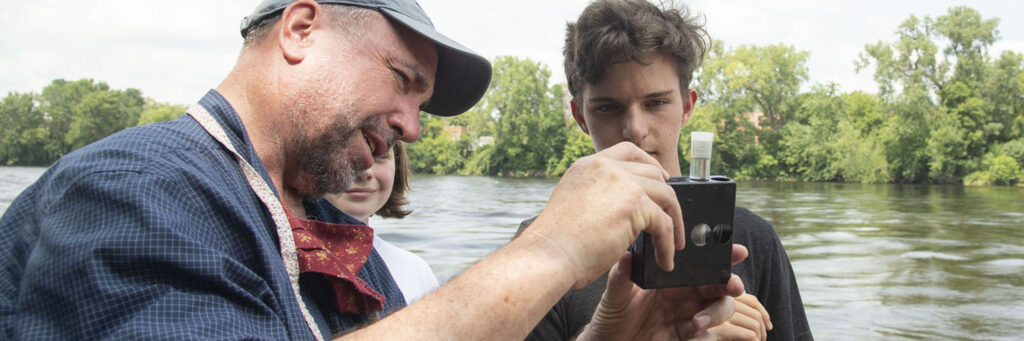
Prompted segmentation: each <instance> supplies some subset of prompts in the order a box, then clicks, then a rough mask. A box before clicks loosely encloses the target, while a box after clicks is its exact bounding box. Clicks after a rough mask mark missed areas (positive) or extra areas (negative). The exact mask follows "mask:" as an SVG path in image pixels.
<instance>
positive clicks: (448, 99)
mask: <svg viewBox="0 0 1024 341" xmlns="http://www.w3.org/2000/svg"><path fill="white" fill-rule="evenodd" d="M379 10H380V12H381V13H383V14H384V15H386V16H388V17H389V18H391V19H394V20H395V21H398V22H400V23H402V24H403V25H405V26H406V27H408V28H409V29H411V30H413V31H416V33H419V34H420V35H421V36H423V37H424V38H427V39H429V40H430V41H433V42H434V43H436V44H437V77H436V78H435V80H434V94H433V95H432V96H431V97H430V102H429V103H428V104H427V106H426V107H425V108H423V111H426V112H428V113H431V114H434V115H438V116H455V115H458V114H461V113H464V112H466V110H469V108H472V107H473V105H474V104H476V102H478V101H480V99H481V98H483V97H484V93H486V92H487V87H488V85H490V83H491V63H490V62H489V61H487V59H485V58H484V57H481V56H480V55H478V54H476V53H475V52H473V51H472V50H470V49H468V48H466V47H465V46H462V45H461V44H459V43H457V42H455V41H454V40H452V39H451V38H448V37H446V36H444V35H443V34H441V33H440V32H437V30H435V29H434V28H433V27H430V26H427V25H425V24H423V23H421V22H420V21H417V20H415V19H413V18H410V17H408V16H406V15H404V14H402V13H399V12H396V11H394V10H391V9H389V8H380V9H379Z"/></svg>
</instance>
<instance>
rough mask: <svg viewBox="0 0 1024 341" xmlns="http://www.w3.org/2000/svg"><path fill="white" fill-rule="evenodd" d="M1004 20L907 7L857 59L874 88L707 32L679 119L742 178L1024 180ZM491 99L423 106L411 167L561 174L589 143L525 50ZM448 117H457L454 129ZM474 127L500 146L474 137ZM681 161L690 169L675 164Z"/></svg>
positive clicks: (791, 52)
mask: <svg viewBox="0 0 1024 341" xmlns="http://www.w3.org/2000/svg"><path fill="white" fill-rule="evenodd" d="M998 24H999V19H995V18H989V19H985V18H983V17H982V16H981V14H980V13H978V12H977V11H976V10H974V9H971V8H969V7H955V8H951V9H949V10H948V11H947V13H946V14H944V15H941V16H938V17H936V18H931V17H924V18H919V17H917V16H910V17H909V18H908V19H906V20H905V21H904V22H903V23H902V24H901V25H900V26H899V27H898V29H897V30H896V32H895V34H896V37H895V38H894V39H893V40H890V41H879V42H877V43H872V44H868V45H866V46H865V49H864V51H863V52H861V54H860V56H859V58H858V59H857V60H856V61H855V62H854V65H853V66H854V67H855V68H856V70H857V71H858V72H873V76H874V79H875V81H876V83H877V84H878V92H877V94H870V93H864V92H861V91H853V92H841V91H840V90H839V86H838V85H837V84H834V83H829V84H815V85H813V86H810V87H809V90H807V91H802V90H801V89H802V88H804V85H805V83H806V82H807V80H808V67H807V60H808V58H809V57H810V53H809V52H806V51H801V50H798V49H796V48H795V47H793V46H789V45H785V44H772V45H765V46H756V45H740V46H735V47H730V46H727V45H726V44H725V43H723V42H720V41H715V42H713V43H712V44H711V46H712V48H711V49H710V50H709V51H708V54H707V55H706V56H705V59H704V63H703V65H702V67H701V69H700V70H699V72H698V74H697V75H696V77H695V80H694V84H692V85H691V86H692V88H694V89H696V90H697V91H698V93H699V94H700V99H699V105H698V106H697V109H696V112H695V113H694V115H693V118H692V119H691V120H690V123H689V124H688V125H687V126H686V127H684V128H683V131H682V136H683V137H684V138H683V140H682V141H680V148H679V150H680V152H681V158H680V160H684V161H683V162H688V159H689V155H686V153H683V152H684V151H688V150H689V141H688V140H687V138H686V137H687V136H689V132H691V131H712V132H715V148H714V155H713V156H712V158H713V159H712V172H713V173H716V174H723V175H728V176H731V177H733V178H736V179H770V180H796V181H844V182H862V183H956V182H964V183H968V184H1012V183H1016V182H1018V181H1019V180H1020V179H1021V178H1024V171H1022V169H1021V166H1022V165H1024V63H1022V59H1024V57H1022V54H1021V53H1019V52H1013V51H1006V52H1003V53H1002V54H1000V55H999V56H998V57H993V56H990V55H989V48H990V47H991V46H992V44H993V43H995V42H996V41H998V39H999V30H998ZM494 69H495V72H494V77H493V81H492V84H491V88H490V89H489V91H488V93H487V95H486V96H485V99H484V100H483V101H481V103H479V104H478V105H477V106H476V107H474V108H473V109H472V110H471V111H470V112H468V113H466V114H464V115H462V116H458V117H454V118H437V117H432V116H428V115H421V118H420V120H421V123H422V124H423V126H424V127H425V129H424V136H423V141H422V143H417V144H414V145H412V146H411V147H410V148H409V149H410V157H411V159H412V160H413V161H412V165H413V167H414V168H415V171H417V172H426V173H441V174H449V173H458V174H483V175H547V176H558V175H561V173H562V172H564V171H565V169H566V167H567V166H568V165H569V164H571V163H572V161H573V160H575V159H576V158H579V157H581V156H584V155H587V154H590V153H592V152H593V147H592V146H591V144H590V141H589V139H588V138H587V137H586V136H585V135H584V134H583V133H582V132H581V131H580V130H579V128H577V127H576V126H575V124H573V123H572V122H571V121H567V120H566V116H565V115H564V110H565V109H564V107H563V106H562V105H561V103H562V100H563V97H564V96H566V95H567V94H565V93H564V90H562V88H561V87H560V86H554V87H547V86H546V84H548V79H549V78H550V72H549V71H548V70H547V69H546V68H545V67H544V66H542V65H540V64H538V63H536V62H533V61H530V60H528V59H519V58H516V57H509V56H506V57H499V58H497V59H496V60H495V63H494ZM445 126H461V127H465V130H466V133H463V134H461V135H460V136H459V138H458V139H453V136H451V134H449V133H447V132H446V131H445V130H444V127H445ZM480 136H492V137H493V138H494V141H495V142H494V144H490V145H484V146H479V145H478V144H479V143H478V144H477V145H474V141H479V137H480ZM683 169H686V167H683Z"/></svg>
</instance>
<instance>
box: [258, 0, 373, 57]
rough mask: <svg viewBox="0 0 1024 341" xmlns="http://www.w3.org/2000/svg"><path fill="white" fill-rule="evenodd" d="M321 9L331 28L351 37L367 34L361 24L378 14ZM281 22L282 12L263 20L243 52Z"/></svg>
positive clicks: (344, 8) (336, 7) (335, 7)
mask: <svg viewBox="0 0 1024 341" xmlns="http://www.w3.org/2000/svg"><path fill="white" fill-rule="evenodd" d="M320 8H321V9H323V13H324V15H326V17H327V18H328V22H329V23H330V25H331V28H333V29H335V30H338V32H342V33H346V34H347V35H348V36H350V37H358V36H361V35H362V34H363V33H364V32H365V29H364V27H365V25H362V24H360V22H361V21H363V20H364V19H366V18H367V17H369V16H370V15H373V14H375V13H377V11H375V10H373V9H369V8H365V7H359V6H346V5H334V4H326V5H323V6H320ZM279 20H281V13H280V12H279V13H276V14H274V15H272V16H270V17H268V18H266V19H263V20H262V21H260V22H259V23H258V24H256V26H253V27H252V28H251V29H249V32H248V34H246V36H245V42H244V43H243V44H242V51H245V50H247V49H249V48H251V47H252V46H256V45H257V44H259V43H260V42H262V41H263V40H264V39H267V36H268V35H269V34H270V29H271V27H273V26H274V24H275V23H277V22H278V21H279Z"/></svg>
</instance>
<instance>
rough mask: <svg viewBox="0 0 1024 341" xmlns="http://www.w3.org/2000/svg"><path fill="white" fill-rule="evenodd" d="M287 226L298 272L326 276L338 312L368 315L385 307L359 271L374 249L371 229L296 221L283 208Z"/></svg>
mask: <svg viewBox="0 0 1024 341" xmlns="http://www.w3.org/2000/svg"><path fill="white" fill-rule="evenodd" d="M284 212H285V213H286V214H287V215H288V223H290V224H291V225H292V234H293V235H294V236H295V249H296V252H297V256H298V260H299V272H301V273H306V272H316V273H321V274H324V275H326V276H327V280H328V281H329V282H331V286H333V287H334V297H335V300H336V302H335V303H336V305H337V308H338V312H340V313H352V314H360V315H362V314H367V313H372V312H377V311H380V310H381V307H383V306H384V295H381V294H380V293H377V292H376V291H374V290H373V288H371V287H370V286H369V285H368V284H366V282H365V281H363V279H362V278H359V276H358V274H359V269H361V268H362V267H363V264H365V263H366V258H367V257H369V256H370V251H371V250H372V249H373V229H372V228H370V227H369V226H365V225H341V224H331V223H325V222H321V221H316V220H306V219H299V218H296V217H295V216H293V215H292V213H291V212H290V211H289V210H288V208H287V207H286V208H285V209H284Z"/></svg>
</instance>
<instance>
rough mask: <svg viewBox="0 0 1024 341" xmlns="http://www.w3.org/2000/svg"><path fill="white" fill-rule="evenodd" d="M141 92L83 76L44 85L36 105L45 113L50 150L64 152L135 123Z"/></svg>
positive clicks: (61, 154) (62, 154)
mask: <svg viewBox="0 0 1024 341" xmlns="http://www.w3.org/2000/svg"><path fill="white" fill-rule="evenodd" d="M142 105H143V98H142V93H141V92H139V90H136V89H127V90H111V89H110V87H109V86H108V85H107V84H106V83H104V82H96V81H94V80H92V79H82V80H78V81H75V82H68V81H65V80H63V79H57V80H54V81H53V82H52V83H50V85H47V86H46V87H45V88H43V91H42V93H41V94H40V96H39V108H40V110H41V111H42V112H44V113H46V114H45V115H46V119H47V129H48V130H49V132H50V136H51V137H53V138H52V139H50V142H49V144H50V145H49V146H48V147H47V148H48V149H49V150H54V151H56V156H57V157H60V156H64V155H65V154H67V153H70V152H71V151H73V150H75V149H76V148H79V147H81V146H84V145H86V144H89V143H92V142H93V141H96V140H99V139H101V138H103V137H106V136H107V135H110V134H113V133H114V132H117V131H119V130H121V129H124V128H126V127H131V126H134V125H135V124H136V123H137V122H138V118H139V114H140V113H141V112H142Z"/></svg>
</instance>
